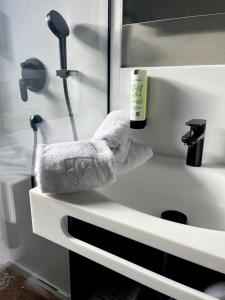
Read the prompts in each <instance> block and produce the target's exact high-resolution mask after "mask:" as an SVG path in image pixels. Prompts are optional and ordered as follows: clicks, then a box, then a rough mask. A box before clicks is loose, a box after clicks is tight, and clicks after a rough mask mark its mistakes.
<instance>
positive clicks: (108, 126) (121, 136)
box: [92, 110, 130, 161]
mask: <svg viewBox="0 0 225 300" xmlns="http://www.w3.org/2000/svg"><path fill="white" fill-rule="evenodd" d="M129 129H130V120H129V117H128V114H127V113H126V112H125V111H123V110H115V111H112V112H111V113H110V114H108V115H107V117H106V118H105V120H104V121H103V123H102V124H101V125H100V126H99V128H98V129H97V131H96V132H95V134H94V136H93V138H92V141H97V140H104V141H106V143H107V145H108V146H109V148H110V149H111V150H112V152H113V154H114V155H115V158H116V160H118V161H124V159H125V158H126V155H127V153H126V151H127V143H128V138H129Z"/></svg>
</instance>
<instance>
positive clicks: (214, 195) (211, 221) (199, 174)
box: [99, 156, 225, 231]
mask: <svg viewBox="0 0 225 300" xmlns="http://www.w3.org/2000/svg"><path fill="white" fill-rule="evenodd" d="M99 192H101V193H103V194H104V195H106V196H107V197H108V198H110V199H112V200H115V201H117V202H119V203H122V204H124V205H126V206H129V207H132V208H134V209H136V210H139V211H141V212H144V213H147V214H150V215H153V216H156V217H160V215H161V213H162V212H163V211H165V210H178V211H180V212H183V213H184V214H186V215H187V217H188V224H189V225H191V226H196V227H202V228H207V229H214V230H220V231H224V230H225V167H224V168H221V167H216V166H210V165H208V166H207V165H205V166H204V165H203V166H202V167H197V168H196V167H189V166H187V165H186V164H185V162H184V161H183V160H180V159H175V158H170V157H164V156H155V157H154V158H153V159H152V160H151V161H149V163H147V164H146V165H144V166H143V167H140V168H138V169H136V170H134V171H132V172H130V173H128V174H125V175H122V176H120V178H119V180H118V181H117V182H116V183H115V184H113V185H111V186H107V187H105V188H103V189H100V190H99Z"/></svg>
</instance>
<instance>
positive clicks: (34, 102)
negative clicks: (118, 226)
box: [0, 0, 108, 290]
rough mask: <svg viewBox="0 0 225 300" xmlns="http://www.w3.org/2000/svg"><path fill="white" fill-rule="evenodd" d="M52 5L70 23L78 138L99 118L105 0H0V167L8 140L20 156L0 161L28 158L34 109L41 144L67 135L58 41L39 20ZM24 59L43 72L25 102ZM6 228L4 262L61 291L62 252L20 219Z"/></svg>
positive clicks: (103, 100)
mask: <svg viewBox="0 0 225 300" xmlns="http://www.w3.org/2000/svg"><path fill="white" fill-rule="evenodd" d="M52 9H55V10H57V11H59V13H61V14H62V15H63V16H64V17H65V19H66V20H67V21H68V24H69V27H70V36H69V37H68V39H67V48H68V68H70V69H75V70H79V71H80V84H79V90H78V88H77V86H75V85H74V84H73V83H72V80H70V86H69V87H70V91H71V95H72V106H73V109H74V110H75V109H76V107H75V96H76V97H79V99H78V100H79V101H78V102H79V110H78V114H76V115H75V117H76V121H77V128H78V135H79V138H87V137H90V136H91V135H92V134H93V132H94V131H95V129H96V128H97V126H98V125H99V124H100V123H101V122H102V120H103V119H104V117H105V115H106V111H107V108H106V104H107V16H108V14H107V1H105V0H82V1H79V0H66V1H63V0H46V1H38V0H20V1H14V0H1V1H0V165H1V158H3V154H2V153H4V155H6V156H7V155H8V151H5V150H7V149H8V148H6V147H7V146H9V145H11V146H12V149H13V145H14V144H15V145H16V146H17V147H18V148H15V149H19V151H21V154H20V153H19V151H14V152H11V154H12V153H15V160H13V157H12V155H11V154H10V153H9V154H10V155H11V156H10V157H6V158H10V159H11V164H13V163H17V162H18V161H21V160H22V159H24V153H26V154H25V156H26V157H27V159H28V160H29V155H30V154H31V150H32V143H33V133H32V131H31V129H30V124H29V117H30V116H31V115H32V114H40V115H41V116H42V117H43V119H44V120H45V124H44V125H43V128H42V129H43V130H44V132H45V135H46V139H47V140H46V141H47V142H54V141H62V140H71V139H72V135H71V130H70V123H69V121H68V118H67V109H66V105H65V100H64V95H63V89H62V82H61V80H60V79H59V78H58V77H56V76H55V71H56V69H58V68H59V53H58V52H59V50H58V40H57V38H56V37H55V36H54V35H53V34H52V32H50V30H49V28H48V26H47V24H46V21H45V16H46V14H47V13H48V12H49V11H50V10H52ZM30 57H36V58H38V59H40V60H41V61H42V62H43V63H44V64H45V66H46V68H47V73H48V76H47V83H46V86H45V87H44V89H43V91H41V92H40V93H32V92H28V93H29V99H28V102H26V103H24V102H22V100H21V98H20V92H19V86H18V81H19V79H20V76H21V69H20V63H21V62H23V61H24V60H26V59H27V58H30ZM15 149H14V150H15ZM1 151H3V152H1ZM22 156H23V157H22ZM20 158H21V159H20ZM12 175H13V174H12ZM3 179H4V178H3ZM1 180H2V178H1ZM28 189H29V187H28V186H27V189H26V192H25V193H24V196H23V193H22V194H20V195H21V197H23V200H24V199H25V200H26V201H25V200H24V201H25V202H28V201H29V199H28ZM17 198H18V197H17ZM17 201H20V199H19V198H18V199H17ZM25 202H24V203H23V206H24V210H21V209H20V206H17V205H16V207H17V208H18V209H17V211H16V213H17V217H18V220H23V217H24V219H27V220H29V218H30V216H29V213H30V212H29V206H28V203H25ZM21 203H22V202H21ZM17 204H18V203H17ZM21 205H22V204H21ZM6 225H7V227H8V230H7V234H8V240H9V241H11V244H10V242H9V243H8V247H9V250H10V252H11V254H12V253H13V254H12V255H11V259H14V258H15V259H17V260H18V261H19V262H20V263H21V264H22V265H24V266H25V267H26V268H28V269H30V270H31V271H32V272H36V273H37V274H40V275H41V276H42V277H44V278H45V279H46V280H49V281H50V282H52V283H53V284H55V285H57V286H59V287H60V288H62V289H65V290H68V289H69V277H68V257H67V252H66V251H65V250H63V249H59V248H58V247H56V246H55V245H53V244H50V243H48V242H47V241H44V240H43V239H38V238H37V237H35V236H34V235H32V233H31V224H30V222H29V223H27V228H26V226H25V224H24V222H22V221H21V222H19V223H17V224H16V231H15V227H14V229H13V225H12V224H6ZM0 230H1V228H0ZM0 235H1V234H0ZM15 235H17V236H18V235H19V236H20V240H18V239H17V241H16V240H15V243H17V242H19V243H20V245H15V243H13V237H15ZM1 242H2V241H0V248H1ZM32 244H33V246H32ZM17 246H18V247H17ZM0 251H1V250H0ZM28 253H29V254H28ZM0 264H1V261H0ZM56 274H57V275H56Z"/></svg>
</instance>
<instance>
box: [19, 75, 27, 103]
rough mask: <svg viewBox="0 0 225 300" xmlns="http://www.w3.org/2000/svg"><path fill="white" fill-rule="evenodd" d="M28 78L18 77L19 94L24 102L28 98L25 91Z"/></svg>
mask: <svg viewBox="0 0 225 300" xmlns="http://www.w3.org/2000/svg"><path fill="white" fill-rule="evenodd" d="M28 81H29V80H28V79H20V81H19V85H20V95H21V99H22V100H23V101H24V102H26V101H27V100H28V93H27V89H28V86H29V84H28Z"/></svg>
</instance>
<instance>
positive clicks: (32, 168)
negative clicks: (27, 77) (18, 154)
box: [31, 78, 78, 188]
mask: <svg viewBox="0 0 225 300" xmlns="http://www.w3.org/2000/svg"><path fill="white" fill-rule="evenodd" d="M63 90H64V96H65V100H66V106H67V110H68V115H69V118H70V123H71V128H72V134H73V140H74V141H77V140H78V137H77V129H76V124H75V120H74V114H73V110H72V107H71V102H70V96H69V91H68V85H67V79H66V78H63ZM37 129H38V127H37ZM33 133H34V140H33V152H32V164H31V186H32V188H34V187H35V186H36V181H35V170H34V168H35V161H36V151H37V145H38V131H37V130H33Z"/></svg>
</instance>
